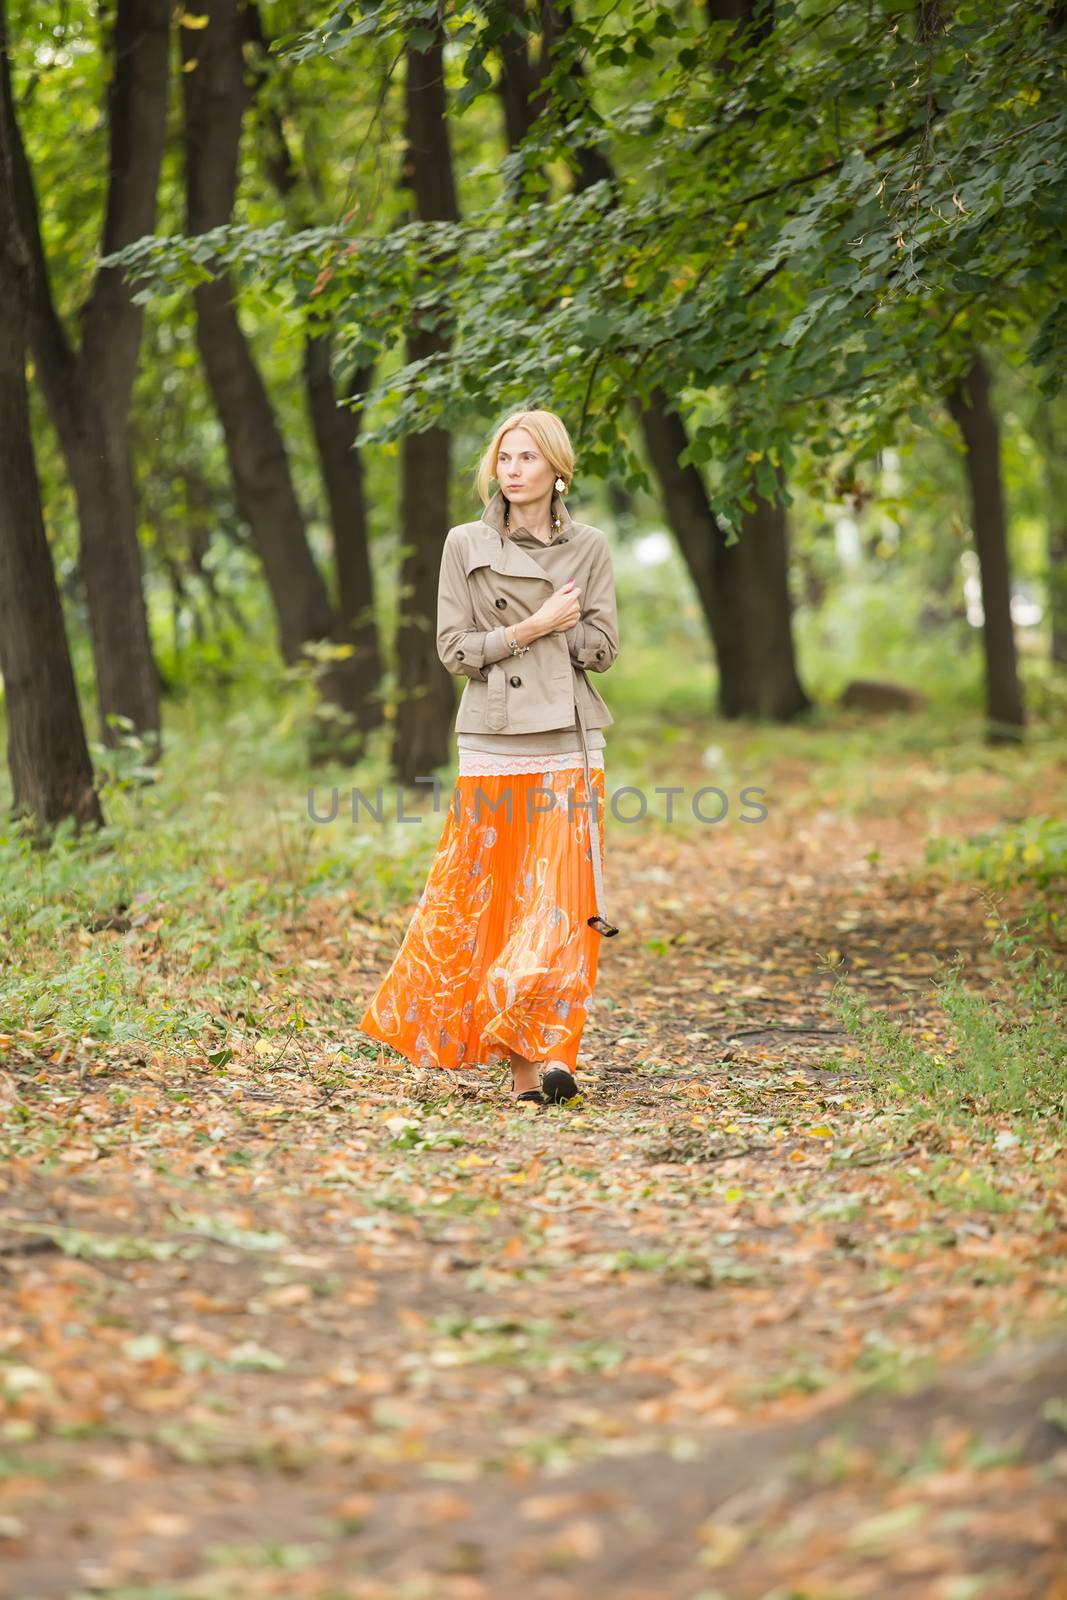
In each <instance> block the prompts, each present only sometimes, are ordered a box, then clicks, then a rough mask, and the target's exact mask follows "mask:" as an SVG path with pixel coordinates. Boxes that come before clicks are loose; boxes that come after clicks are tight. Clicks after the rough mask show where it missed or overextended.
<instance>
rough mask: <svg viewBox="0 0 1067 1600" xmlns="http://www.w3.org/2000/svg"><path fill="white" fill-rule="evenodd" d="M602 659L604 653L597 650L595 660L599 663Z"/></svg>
mask: <svg viewBox="0 0 1067 1600" xmlns="http://www.w3.org/2000/svg"><path fill="white" fill-rule="evenodd" d="M603 657H604V652H603V650H598V651H597V653H596V658H597V660H598V661H601V660H603Z"/></svg>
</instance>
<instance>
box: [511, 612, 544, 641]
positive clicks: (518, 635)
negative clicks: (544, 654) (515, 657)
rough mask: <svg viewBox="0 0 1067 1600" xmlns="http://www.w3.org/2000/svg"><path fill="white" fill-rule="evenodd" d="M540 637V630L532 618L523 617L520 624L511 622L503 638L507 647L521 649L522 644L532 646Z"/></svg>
mask: <svg viewBox="0 0 1067 1600" xmlns="http://www.w3.org/2000/svg"><path fill="white" fill-rule="evenodd" d="M540 637H541V630H540V628H539V627H538V626H537V620H536V618H534V617H523V619H522V621H521V622H511V623H509V624H508V626H507V628H506V629H505V631H504V638H505V639H506V640H507V641H508V644H509V646H511V645H514V646H516V647H517V648H521V647H522V646H523V645H524V644H532V643H533V641H534V640H535V639H539V638H540Z"/></svg>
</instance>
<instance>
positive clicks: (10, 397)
mask: <svg viewBox="0 0 1067 1600" xmlns="http://www.w3.org/2000/svg"><path fill="white" fill-rule="evenodd" d="M0 51H3V53H4V55H5V57H6V53H7V33H6V26H5V21H4V17H3V14H2V12H0ZM9 94H10V78H9V76H8V74H7V73H6V72H5V73H4V76H3V79H2V81H0V675H2V677H3V684H4V695H5V700H6V707H7V728H8V747H7V760H8V768H9V770H10V773H11V787H12V793H13V799H14V809H15V811H16V812H17V813H19V812H21V813H30V814H32V815H33V816H34V817H35V818H36V819H37V821H38V822H39V823H42V824H44V825H46V826H48V825H50V824H53V823H56V822H58V821H60V820H61V819H63V818H66V817H72V818H73V819H74V820H75V822H76V823H77V824H79V825H81V824H83V823H87V822H90V823H94V822H100V821H102V817H101V812H100V802H99V799H98V797H97V794H96V790H95V789H94V787H93V769H92V765H91V763H90V760H89V749H88V745H87V743H86V739H85V729H84V727H83V726H82V719H81V710H80V708H79V705H78V695H77V690H76V688H75V684H74V671H73V668H72V666H71V660H70V651H69V649H68V647H67V635H66V631H65V628H64V623H63V608H62V606H61V605H60V600H59V591H58V589H57V588H56V579H55V572H54V570H53V567H52V557H51V552H50V551H49V548H48V539H47V537H46V535H45V530H44V519H43V518H42V515H41V496H40V489H39V487H38V481H37V467H36V463H35V461H34V454H33V443H32V440H31V437H30V416H29V398H28V395H27V392H26V327H27V324H28V321H29V314H30V304H31V298H32V288H31V281H32V276H33V261H32V253H31V250H30V247H29V245H28V243H27V241H26V238H25V236H24V234H23V231H22V227H21V223H20V220H19V217H18V212H17V203H16V198H15V175H14V162H13V159H12V156H13V151H12V147H11V138H10V128H11V117H10V115H9V113H10V110H11V107H10V103H9V99H8V97H9Z"/></svg>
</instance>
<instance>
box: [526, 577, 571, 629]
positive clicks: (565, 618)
mask: <svg viewBox="0 0 1067 1600" xmlns="http://www.w3.org/2000/svg"><path fill="white" fill-rule="evenodd" d="M581 592H582V591H581V590H580V589H577V588H575V584H574V579H573V578H568V579H567V581H566V583H565V584H564V585H563V587H562V589H557V590H555V592H554V593H553V594H551V595H550V596H549V598H548V599H547V600H546V601H545V602H544V604H543V605H542V606H540V607H538V609H537V610H536V611H535V612H534V620H535V621H537V622H538V623H540V625H541V628H542V631H543V632H544V633H565V632H566V631H567V629H568V628H573V627H574V625H575V623H576V622H580V621H581V619H582V606H581V600H580V596H581Z"/></svg>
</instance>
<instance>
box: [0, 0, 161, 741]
mask: <svg viewBox="0 0 1067 1600" xmlns="http://www.w3.org/2000/svg"><path fill="white" fill-rule="evenodd" d="M170 9H171V8H170V0H116V5H115V10H114V22H113V24H112V26H111V28H110V29H109V30H108V31H107V33H106V48H107V50H108V51H109V55H110V64H109V71H110V78H109V84H108V92H107V132H108V182H107V198H106V204H105V214H104V224H103V237H102V252H101V253H102V254H103V255H107V254H108V253H109V252H111V251H115V250H120V249H122V248H123V247H124V246H125V245H128V244H131V243H132V242H133V241H134V240H136V239H139V238H141V237H142V236H143V235H145V234H150V233H151V232H152V231H153V229H154V227H155V219H156V197H157V190H158V185H159V169H160V163H161V160H162V156H163V143H164V134H165V129H166V115H167V80H168V59H169V52H170ZM0 26H2V27H3V28H4V33H5V37H7V24H6V20H5V12H4V0H0ZM2 71H3V76H4V107H5V117H6V119H7V129H8V139H9V144H10V148H11V152H12V159H13V165H14V176H15V187H16V196H17V204H18V211H19V218H20V222H21V226H22V231H23V234H24V236H25V238H26V240H27V243H28V246H29V249H30V252H31V255H32V258H33V268H34V270H33V283H32V299H31V317H30V337H31V344H32V348H33V353H34V357H35V359H36V364H37V370H38V373H39V375H40V379H41V384H42V387H43V389H44V394H45V399H46V401H47V404H48V410H49V414H50V416H51V418H52V423H53V426H54V427H55V430H56V433H57V435H58V437H59V440H60V444H61V447H62V450H63V454H64V457H65V459H66V462H67V468H68V471H69V473H70V477H71V482H72V484H73V486H74V491H75V495H76V497H77V502H78V518H79V526H80V536H81V543H80V565H81V575H82V581H83V582H84V585H85V594H86V600H87V603H88V611H89V623H90V628H91V632H92V644H93V661H94V664H95V671H96V687H97V698H98V702H99V714H100V719H101V730H102V735H103V738H104V740H105V741H106V742H108V743H114V742H115V741H116V740H117V739H118V738H119V737H121V734H122V729H121V726H118V725H115V724H113V723H112V722H111V721H110V719H111V718H112V717H122V718H128V719H129V721H130V722H131V723H132V724H133V727H134V729H135V730H136V731H137V732H138V733H140V734H142V735H145V736H146V737H147V740H148V742H149V744H150V746H151V748H152V749H153V751H155V750H156V749H157V748H158V734H159V725H160V715H159V678H158V674H157V671H156V668H155V664H154V661H153V658H152V648H151V641H150V638H149V630H148V615H147V609H146V605H145V596H144V583H143V573H142V562H141V551H140V545H139V543H138V537H137V497H136V492H135V487H134V476H133V467H132V462H131V455H130V420H129V418H130V397H131V393H132V389H133V382H134V378H135V376H136V372H137V363H138V355H139V352H140V345H141V333H142V326H143V312H142V309H141V307H140V306H139V305H137V304H135V302H134V299H133V295H132V292H131V290H130V287H129V285H128V284H127V283H126V282H125V280H124V278H123V275H122V272H121V270H119V269H117V268H106V267H101V268H100V269H99V270H98V271H97V273H96V276H95V279H94V281H93V286H92V289H91V292H90V294H89V298H88V300H87V301H86V303H85V305H84V306H83V308H82V310H81V313H80V316H79V319H78V320H79V325H80V328H81V342H80V345H79V344H78V343H76V342H75V340H74V339H73V337H72V336H71V334H70V333H69V332H68V330H67V328H66V327H65V325H64V323H63V320H62V318H61V316H60V314H59V310H58V308H57V305H56V302H55V300H54V298H53V295H52V290H51V285H50V281H49V272H48V264H47V261H46V258H45V252H44V245H43V242H42V238H41V227H40V220H39V216H38V209H37V198H36V193H35V188H34V181H33V174H32V172H31V170H30V164H29V162H28V160H27V157H26V149H25V145H24V143H23V139H22V135H21V130H20V128H19V123H18V118H17V115H16V108H15V100H14V95H13V93H12V86H11V63H10V59H9V55H8V52H7V50H6V49H5V51H4V56H3V63H2Z"/></svg>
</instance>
